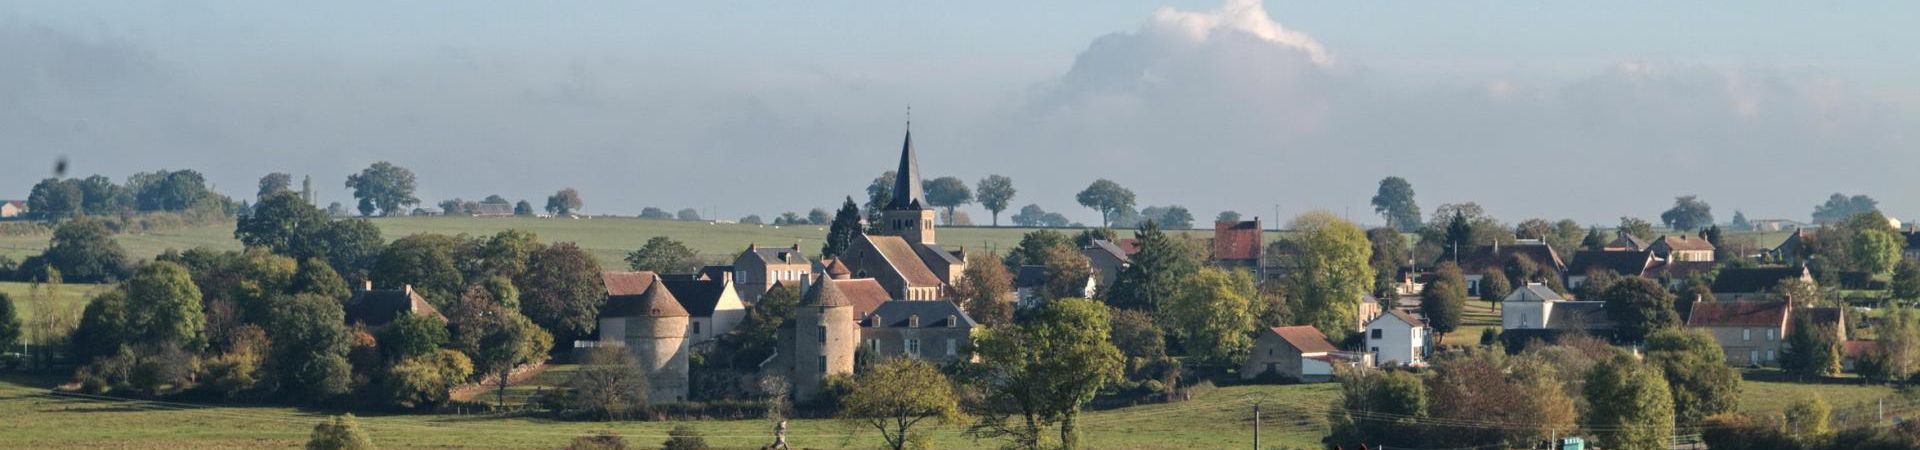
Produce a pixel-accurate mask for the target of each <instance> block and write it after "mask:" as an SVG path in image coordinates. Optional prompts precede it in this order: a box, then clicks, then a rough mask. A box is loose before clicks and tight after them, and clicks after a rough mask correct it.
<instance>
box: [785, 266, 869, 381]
mask: <svg viewBox="0 0 1920 450" xmlns="http://www.w3.org/2000/svg"><path fill="white" fill-rule="evenodd" d="M793 315H794V319H793V335H792V336H793V342H792V345H791V346H790V347H789V348H791V349H793V358H792V360H791V362H792V363H793V368H792V370H793V371H792V374H793V395H794V398H799V399H807V398H811V397H813V393H814V391H816V390H818V389H819V388H820V382H821V380H823V379H825V378H826V377H827V375H832V374H839V373H853V352H854V349H855V348H856V347H857V346H859V345H860V336H859V333H860V330H859V327H858V324H856V323H854V322H853V302H851V301H848V300H847V297H846V296H845V295H842V294H841V293H840V289H839V288H838V287H836V286H835V285H834V283H833V281H831V280H830V279H828V278H827V277H826V276H818V277H815V278H814V281H813V287H812V288H811V289H808V290H807V296H806V298H805V299H803V300H801V302H800V307H799V308H795V311H794V314H793Z"/></svg>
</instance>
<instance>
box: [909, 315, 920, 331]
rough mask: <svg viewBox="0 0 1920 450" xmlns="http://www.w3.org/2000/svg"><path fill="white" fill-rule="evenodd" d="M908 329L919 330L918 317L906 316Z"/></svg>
mask: <svg viewBox="0 0 1920 450" xmlns="http://www.w3.org/2000/svg"><path fill="white" fill-rule="evenodd" d="M907 327H908V328H920V316H907Z"/></svg>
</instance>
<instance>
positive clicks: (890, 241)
mask: <svg viewBox="0 0 1920 450" xmlns="http://www.w3.org/2000/svg"><path fill="white" fill-rule="evenodd" d="M867 239H868V240H869V241H871V242H873V248H875V249H877V250H879V251H880V256H883V257H885V258H886V259H887V262H888V263H889V264H890V265H892V266H893V268H894V270H898V271H900V275H901V276H903V277H906V279H907V283H908V284H910V285H914V286H939V285H940V277H939V276H935V275H934V274H933V271H932V270H928V269H927V263H926V262H925V261H922V260H921V259H920V253H919V252H918V251H915V250H914V248H913V244H909V243H907V240H906V239H901V238H900V237H899V236H867Z"/></svg>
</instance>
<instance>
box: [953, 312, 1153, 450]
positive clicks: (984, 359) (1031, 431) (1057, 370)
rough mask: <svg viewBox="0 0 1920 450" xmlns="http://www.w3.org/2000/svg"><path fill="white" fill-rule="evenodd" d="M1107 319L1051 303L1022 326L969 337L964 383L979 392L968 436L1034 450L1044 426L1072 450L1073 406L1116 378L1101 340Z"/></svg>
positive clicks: (1117, 362) (1116, 354) (1115, 362)
mask: <svg viewBox="0 0 1920 450" xmlns="http://www.w3.org/2000/svg"><path fill="white" fill-rule="evenodd" d="M1107 314H1108V311H1107V308H1106V307H1105V306H1102V305H1100V304H1099V303H1096V302H1094V301H1092V300H1086V299H1062V300H1055V301H1051V302H1047V303H1045V304H1043V305H1041V306H1039V307H1038V308H1036V309H1034V310H1033V311H1032V313H1031V315H1029V316H1028V317H1027V319H1026V320H1025V321H1024V322H1022V323H1019V324H1014V325H1007V326H1001V327H995V328H992V329H988V330H987V331H986V332H985V333H984V334H982V335H981V336H980V337H978V338H975V340H974V346H975V348H976V352H977V354H978V355H979V356H980V363H979V365H978V366H977V367H975V370H974V371H973V372H972V377H973V382H974V384H975V385H976V386H980V387H981V388H982V389H984V390H985V398H984V399H982V401H983V402H984V406H985V409H984V410H983V411H981V414H980V419H979V422H977V423H976V424H975V425H974V427H973V432H974V433H975V435H976V436H981V437H995V438H998V437H1005V438H1009V439H1011V440H1012V442H1011V443H1010V445H1009V447H1012V448H1022V449H1028V450H1037V449H1039V448H1041V447H1040V442H1041V439H1042V435H1043V433H1045V430H1046V428H1048V427H1051V426H1053V425H1055V424H1058V425H1059V436H1060V447H1061V448H1063V449H1077V448H1079V447H1080V446H1079V443H1080V440H1079V431H1078V430H1077V428H1076V426H1077V424H1078V422H1079V416H1080V406H1081V405H1084V404H1086V403H1087V402H1088V401H1091V400H1093V397H1094V394H1096V393H1098V392H1099V391H1100V389H1101V388H1102V387H1105V386H1106V385H1107V384H1108V383H1111V382H1114V381H1118V380H1120V379H1121V373H1120V370H1121V364H1122V363H1123V361H1122V356H1121V354H1120V350H1119V349H1117V348H1115V347H1114V346H1113V343H1112V342H1109V341H1108V340H1107V338H1108V335H1109V334H1110V332H1111V331H1110V330H1109V329H1108V322H1109V318H1108V316H1107Z"/></svg>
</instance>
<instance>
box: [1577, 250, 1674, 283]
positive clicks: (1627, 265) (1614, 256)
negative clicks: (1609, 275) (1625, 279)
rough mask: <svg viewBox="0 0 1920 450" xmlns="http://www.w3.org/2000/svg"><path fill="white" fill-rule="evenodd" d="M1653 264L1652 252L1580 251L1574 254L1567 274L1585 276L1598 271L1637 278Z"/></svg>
mask: <svg viewBox="0 0 1920 450" xmlns="http://www.w3.org/2000/svg"><path fill="white" fill-rule="evenodd" d="M1653 264H1654V259H1653V252H1651V251H1646V250H1640V251H1619V250H1581V251H1578V252H1574V254H1573V264H1572V265H1569V266H1567V273H1568V274H1572V275H1586V274H1588V273H1592V272H1593V271H1594V270H1596V269H1598V270H1610V271H1613V273H1615V274H1619V275H1629V276H1636V277H1637V276H1642V275H1645V274H1646V272H1647V268H1648V267H1652V266H1653Z"/></svg>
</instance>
